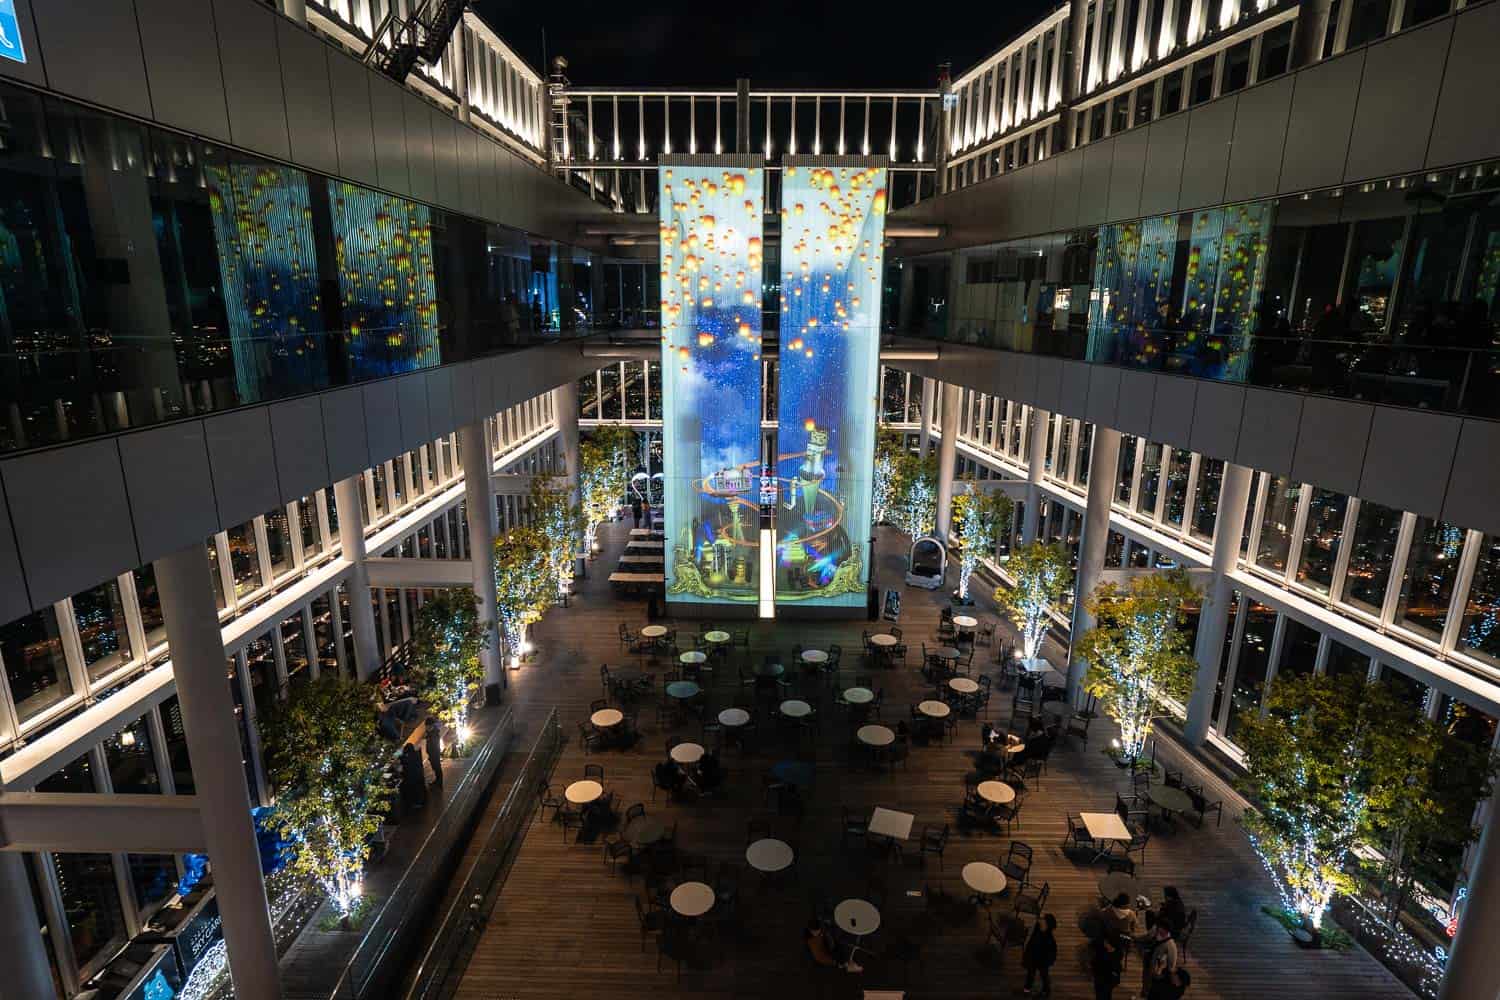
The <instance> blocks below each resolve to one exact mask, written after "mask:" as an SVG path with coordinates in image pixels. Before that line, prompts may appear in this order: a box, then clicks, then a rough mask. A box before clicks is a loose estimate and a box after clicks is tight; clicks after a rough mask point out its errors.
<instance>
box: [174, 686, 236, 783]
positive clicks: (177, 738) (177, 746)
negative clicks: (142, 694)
mask: <svg viewBox="0 0 1500 1000" xmlns="http://www.w3.org/2000/svg"><path fill="white" fill-rule="evenodd" d="M229 662H230V663H233V662H234V660H233V659H231V660H230V661H229ZM230 686H231V687H237V686H238V685H235V684H233V683H231V685H230ZM235 701H236V702H238V701H239V699H238V698H236V699H235ZM161 726H162V730H163V731H164V732H165V734H166V738H167V762H168V763H169V764H170V765H171V767H172V787H173V788H175V789H177V794H178V795H192V794H194V792H196V791H197V787H198V786H197V785H196V784H195V783H194V782H193V763H192V760H191V759H190V758H189V756H188V745H187V726H186V725H185V724H184V723H183V721H182V704H181V702H179V701H178V700H177V696H176V695H175V694H174V695H172V696H171V697H169V698H168V699H167V700H166V701H164V702H162V703H161Z"/></svg>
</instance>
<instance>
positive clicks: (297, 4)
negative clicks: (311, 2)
mask: <svg viewBox="0 0 1500 1000" xmlns="http://www.w3.org/2000/svg"><path fill="white" fill-rule="evenodd" d="M281 12H282V13H283V14H285V15H286V16H287V17H289V18H291V19H292V20H293V21H296V22H297V23H298V24H300V25H302V26H303V27H304V28H305V27H307V0H281Z"/></svg>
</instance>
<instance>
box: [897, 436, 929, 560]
mask: <svg viewBox="0 0 1500 1000" xmlns="http://www.w3.org/2000/svg"><path fill="white" fill-rule="evenodd" d="M895 467H896V474H895V477H894V486H893V487H892V491H893V496H894V503H893V506H892V509H891V520H892V521H893V522H894V523H895V525H896V527H898V528H900V529H901V530H902V531H903V532H905V533H906V535H907V537H909V538H911V539H912V541H916V540H917V539H918V538H922V537H924V536H926V535H930V534H932V533H933V531H934V530H935V529H936V528H937V479H938V466H937V457H936V456H935V455H928V456H927V457H926V458H919V457H917V456H916V455H913V454H911V453H910V452H906V453H904V454H902V455H900V456H899V457H898V458H897V459H896V466H895Z"/></svg>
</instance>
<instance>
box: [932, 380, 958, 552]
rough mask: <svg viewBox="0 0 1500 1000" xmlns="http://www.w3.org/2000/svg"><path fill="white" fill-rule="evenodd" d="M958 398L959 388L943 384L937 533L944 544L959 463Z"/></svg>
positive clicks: (951, 515)
mask: <svg viewBox="0 0 1500 1000" xmlns="http://www.w3.org/2000/svg"><path fill="white" fill-rule="evenodd" d="M958 398H959V388H958V386H956V385H954V384H953V383H952V382H944V383H943V412H942V413H941V414H939V416H940V417H941V418H942V421H943V437H942V441H941V442H939V445H938V481H937V531H936V534H937V536H938V537H939V538H941V539H942V540H943V541H944V543H946V542H947V541H948V528H949V526H950V523H951V522H952V520H953V466H954V465H955V464H956V463H957V461H958Z"/></svg>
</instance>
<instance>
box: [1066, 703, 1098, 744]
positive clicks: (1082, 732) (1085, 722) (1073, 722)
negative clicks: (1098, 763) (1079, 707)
mask: <svg viewBox="0 0 1500 1000" xmlns="http://www.w3.org/2000/svg"><path fill="white" fill-rule="evenodd" d="M1093 721H1094V720H1093V717H1092V716H1087V715H1083V714H1081V713H1079V712H1074V713H1073V714H1072V715H1070V716H1069V717H1068V725H1067V729H1066V731H1065V732H1064V735H1065V736H1076V737H1078V738H1079V739H1081V740H1082V741H1083V745H1084V748H1085V749H1087V747H1088V745H1089V723H1090V722H1093Z"/></svg>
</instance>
